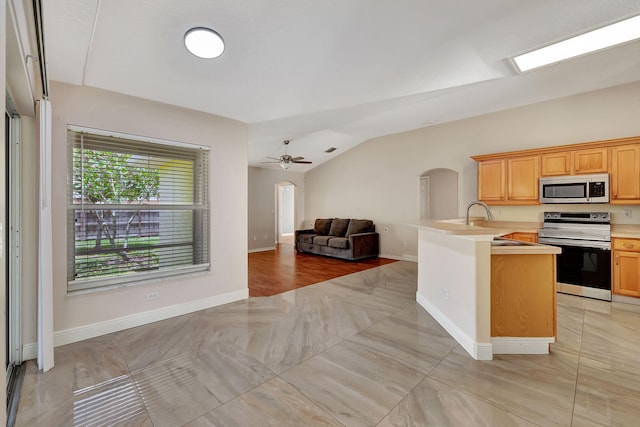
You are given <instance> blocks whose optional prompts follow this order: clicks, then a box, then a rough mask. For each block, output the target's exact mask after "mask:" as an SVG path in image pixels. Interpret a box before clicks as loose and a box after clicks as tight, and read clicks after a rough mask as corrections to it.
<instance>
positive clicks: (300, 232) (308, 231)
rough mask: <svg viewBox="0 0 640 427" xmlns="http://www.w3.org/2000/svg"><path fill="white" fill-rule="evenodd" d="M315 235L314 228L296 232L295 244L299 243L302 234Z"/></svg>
mask: <svg viewBox="0 0 640 427" xmlns="http://www.w3.org/2000/svg"><path fill="white" fill-rule="evenodd" d="M312 233H314V231H313V228H309V229H306V230H296V231H295V234H294V240H293V244H294V245H295V244H296V243H298V236H299V235H301V234H312Z"/></svg>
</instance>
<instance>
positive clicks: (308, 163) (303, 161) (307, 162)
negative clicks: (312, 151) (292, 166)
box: [293, 160, 312, 165]
mask: <svg viewBox="0 0 640 427" xmlns="http://www.w3.org/2000/svg"><path fill="white" fill-rule="evenodd" d="M293 163H304V164H306V165H310V164H311V163H312V162H309V161H306V160H294V161H293Z"/></svg>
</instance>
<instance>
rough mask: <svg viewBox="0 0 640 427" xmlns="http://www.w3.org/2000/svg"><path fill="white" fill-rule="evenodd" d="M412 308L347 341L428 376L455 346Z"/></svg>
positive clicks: (433, 324) (421, 314) (436, 324)
mask: <svg viewBox="0 0 640 427" xmlns="http://www.w3.org/2000/svg"><path fill="white" fill-rule="evenodd" d="M415 305H416V304H415V303H414V304H413V306H412V307H409V308H407V309H406V310H407V311H402V312H400V313H399V314H398V315H397V316H393V317H389V318H387V319H385V320H383V321H381V322H378V323H376V324H375V325H373V326H371V327H370V328H367V329H365V330H364V331H362V332H360V333H358V334H356V335H354V336H352V337H351V338H349V341H352V342H355V343H358V344H361V345H364V346H367V347H369V348H371V349H374V350H376V351H378V352H380V353H382V354H385V355H387V356H388V357H391V358H394V359H396V360H399V361H401V362H402V363H404V364H406V365H409V366H411V367H413V368H414V369H416V370H418V371H420V372H422V373H423V374H427V373H429V372H430V371H431V370H432V369H433V368H434V367H435V366H436V365H437V364H438V363H440V361H441V360H442V359H443V358H444V357H445V356H446V355H447V354H448V353H449V352H450V351H451V350H452V349H453V348H454V347H455V346H456V345H457V343H456V341H455V340H454V339H453V338H451V336H450V335H448V334H447V333H446V332H445V331H444V329H442V327H441V326H440V325H439V324H438V323H437V322H436V321H435V320H433V319H432V318H431V316H429V315H428V314H427V313H426V312H424V313H420V314H418V313H419V311H420V310H422V309H421V308H417V309H416V308H415ZM423 315H424V316H423ZM418 316H420V317H418Z"/></svg>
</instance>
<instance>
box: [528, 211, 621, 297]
mask: <svg viewBox="0 0 640 427" xmlns="http://www.w3.org/2000/svg"><path fill="white" fill-rule="evenodd" d="M538 241H539V242H540V243H543V244H546V245H553V246H559V247H560V248H561V249H562V253H561V254H559V255H558V256H557V263H556V268H557V282H558V292H563V293H568V294H573V295H581V296H585V297H590V298H596V299H601V300H605V301H611V214H610V213H609V212H545V213H544V226H543V228H541V229H540V230H538Z"/></svg>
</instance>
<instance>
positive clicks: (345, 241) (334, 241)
mask: <svg viewBox="0 0 640 427" xmlns="http://www.w3.org/2000/svg"><path fill="white" fill-rule="evenodd" d="M329 247H332V248H336V249H348V248H349V238H348V237H332V238H331V239H329Z"/></svg>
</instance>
